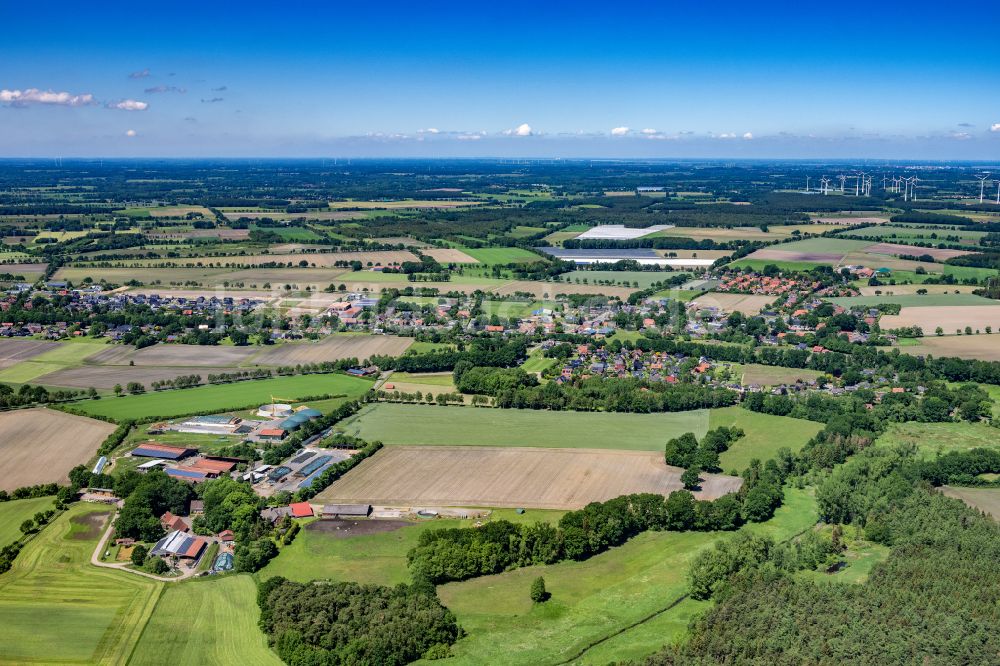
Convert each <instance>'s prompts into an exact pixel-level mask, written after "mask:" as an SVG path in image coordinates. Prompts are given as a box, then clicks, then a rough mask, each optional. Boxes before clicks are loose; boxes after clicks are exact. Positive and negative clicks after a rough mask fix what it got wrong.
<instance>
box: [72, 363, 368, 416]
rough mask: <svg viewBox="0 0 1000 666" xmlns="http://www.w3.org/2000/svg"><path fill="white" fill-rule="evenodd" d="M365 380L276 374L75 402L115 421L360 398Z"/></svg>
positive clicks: (90, 411) (85, 410) (332, 375)
mask: <svg viewBox="0 0 1000 666" xmlns="http://www.w3.org/2000/svg"><path fill="white" fill-rule="evenodd" d="M371 385H372V382H371V381H369V380H367V379H360V378H357V377H348V376H346V375H336V374H320V375H295V376H291V377H277V378H275V379H262V380H252V381H245V382H236V383H233V384H213V385H209V386H199V387H197V388H191V389H179V390H172V391H163V392H159V393H157V392H149V393H145V394H142V395H130V396H125V397H121V398H104V399H103V400H87V401H83V402H79V403H76V404H75V405H74V406H75V407H76V408H77V409H80V410H83V411H84V412H85V413H87V414H89V415H92V416H104V417H107V418H110V419H113V420H115V421H122V420H124V419H143V418H152V417H161V416H162V417H170V416H180V415H183V414H192V413H194V412H203V411H220V412H222V411H227V410H234V409H238V408H241V407H247V406H249V405H253V404H264V403H269V402H271V397H272V396H274V399H275V400H278V399H279V398H280V399H281V400H285V401H288V400H292V401H295V400H297V399H299V398H304V397H307V396H318V395H326V394H333V395H340V394H343V395H346V396H348V397H350V398H356V397H360V396H361V395H363V394H364V393H365V391H367V390H368V389H369V388H371Z"/></svg>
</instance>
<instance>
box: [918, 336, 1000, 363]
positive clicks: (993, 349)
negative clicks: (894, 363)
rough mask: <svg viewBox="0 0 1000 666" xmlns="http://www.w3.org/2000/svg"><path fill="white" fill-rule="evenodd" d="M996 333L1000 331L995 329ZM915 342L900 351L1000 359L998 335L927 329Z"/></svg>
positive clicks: (982, 359) (991, 359)
mask: <svg viewBox="0 0 1000 666" xmlns="http://www.w3.org/2000/svg"><path fill="white" fill-rule="evenodd" d="M994 333H1000V331H997V330H995V329H994ZM913 342H914V344H912V345H909V346H907V347H905V348H903V349H901V350H900V351H902V352H903V353H905V354H910V355H911V356H927V355H928V354H930V355H933V356H936V357H938V356H957V357H958V358H968V359H978V360H980V361H1000V336H996V335H986V334H982V335H944V336H938V335H933V332H932V331H925V332H924V337H922V338H916V339H914V341H913Z"/></svg>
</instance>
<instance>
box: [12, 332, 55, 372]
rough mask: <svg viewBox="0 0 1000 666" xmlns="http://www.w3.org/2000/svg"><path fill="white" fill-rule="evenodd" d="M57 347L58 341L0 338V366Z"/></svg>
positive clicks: (26, 358)
mask: <svg viewBox="0 0 1000 666" xmlns="http://www.w3.org/2000/svg"><path fill="white" fill-rule="evenodd" d="M58 348H59V343H58V342H46V341H43V340H18V339H15V338H0V368H9V367H10V366H12V365H16V364H17V363H20V362H21V361H26V360H28V359H30V358H33V357H35V356H38V355H39V354H44V353H45V352H47V351H52V350H53V349H58Z"/></svg>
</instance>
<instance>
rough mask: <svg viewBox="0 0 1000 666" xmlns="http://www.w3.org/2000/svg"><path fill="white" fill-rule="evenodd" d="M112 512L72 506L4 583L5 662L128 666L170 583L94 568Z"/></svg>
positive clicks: (1, 652)
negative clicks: (94, 555) (93, 557)
mask: <svg viewBox="0 0 1000 666" xmlns="http://www.w3.org/2000/svg"><path fill="white" fill-rule="evenodd" d="M109 510H110V509H109V508H108V507H105V506H100V505H94V504H74V505H72V506H71V507H70V509H69V510H68V511H67V512H66V513H64V514H62V515H60V516H59V517H58V518H56V519H55V520H54V521H53V522H52V524H51V525H49V526H48V527H46V528H45V529H44V530H43V531H42V532H41V534H39V535H38V536H36V537H35V538H34V539H32V540H31V541H30V542H29V543H28V545H27V546H25V548H24V550H23V551H22V552H21V554H20V555H19V556H18V558H17V559H16V560H15V561H14V566H13V568H12V569H11V570H10V571H9V572H8V573H5V574H3V575H2V576H0V617H3V631H0V663H4V664H124V663H126V662H127V661H128V659H129V655H130V654H131V653H132V649H133V647H134V646H135V644H136V642H137V641H138V640H139V637H140V635H141V634H142V631H143V627H144V626H145V625H146V622H147V620H149V618H150V614H151V613H152V612H153V607H154V606H155V605H156V602H157V599H158V598H159V596H160V591H161V589H162V587H163V584H162V583H159V582H156V581H154V580H150V579H148V578H144V577H141V576H137V575H134V574H127V573H124V572H120V571H113V570H109V569H100V568H98V567H95V566H92V565H91V564H90V556H91V553H93V552H94V548H95V547H96V545H97V541H98V538H99V536H100V535H101V534H102V533H103V526H104V524H105V522H106V520H107V517H108V516H109V513H108V512H109Z"/></svg>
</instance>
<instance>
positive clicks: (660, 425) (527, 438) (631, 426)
mask: <svg viewBox="0 0 1000 666" xmlns="http://www.w3.org/2000/svg"><path fill="white" fill-rule="evenodd" d="M708 421H709V417H708V411H707V410H696V411H690V412H674V413H669V414H667V413H664V414H618V413H615V414H609V413H600V412H550V411H536V410H531V409H480V408H473V407H437V406H430V405H399V404H388V403H379V404H372V405H366V406H365V407H364V408H363V409H362V410H361V411H360V412H358V413H357V414H355V415H354V416H352V417H350V418H348V419H345V420H344V421H341V422H340V423H339V424H338V425H337V428H338V429H339V430H342V431H343V432H345V433H347V434H348V435H353V436H355V437H361V438H362V439H366V440H369V441H373V440H380V441H382V442H384V443H385V444H387V445H400V444H410V445H422V444H428V445H435V446H538V447H548V448H567V447H568V448H586V449H635V450H642V451H660V450H662V449H663V446H664V444H666V442H667V440H668V439H670V438H671V437H676V436H677V435H681V434H683V433H685V432H693V433H695V434H696V435H698V436H699V437H701V436H702V435H704V434H705V432H706V430H707V428H708Z"/></svg>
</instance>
